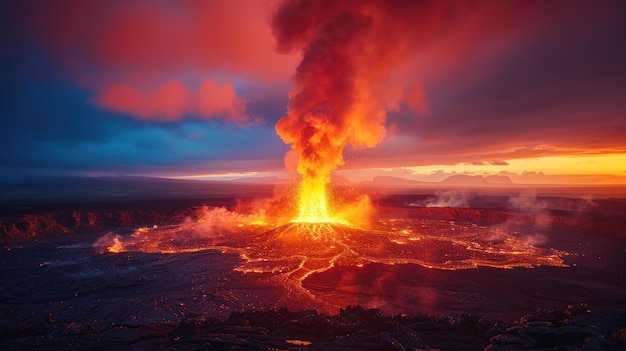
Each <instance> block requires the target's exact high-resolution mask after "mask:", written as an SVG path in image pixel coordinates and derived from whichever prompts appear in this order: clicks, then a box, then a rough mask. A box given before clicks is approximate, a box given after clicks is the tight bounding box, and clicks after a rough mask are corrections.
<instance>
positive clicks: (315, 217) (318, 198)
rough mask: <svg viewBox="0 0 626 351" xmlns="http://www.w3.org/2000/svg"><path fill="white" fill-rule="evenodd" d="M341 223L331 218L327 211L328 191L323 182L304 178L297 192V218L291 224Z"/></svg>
mask: <svg viewBox="0 0 626 351" xmlns="http://www.w3.org/2000/svg"><path fill="white" fill-rule="evenodd" d="M338 221H341V220H339V219H335V218H333V217H331V215H330V212H329V209H328V189H327V187H326V184H325V183H324V182H323V181H320V180H319V179H315V178H305V179H303V180H302V182H301V183H300V188H299V192H298V217H297V218H296V219H295V220H293V222H300V223H320V222H323V223H331V222H338Z"/></svg>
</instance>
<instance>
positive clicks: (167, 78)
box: [26, 0, 295, 124]
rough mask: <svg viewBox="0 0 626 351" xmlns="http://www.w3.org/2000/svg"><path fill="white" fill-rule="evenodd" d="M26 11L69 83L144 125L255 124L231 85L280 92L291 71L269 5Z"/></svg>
mask: <svg viewBox="0 0 626 351" xmlns="http://www.w3.org/2000/svg"><path fill="white" fill-rule="evenodd" d="M26 11H27V12H28V13H27V15H26V17H27V18H28V19H29V21H30V23H31V24H32V25H33V28H34V29H33V31H34V33H35V36H36V38H38V40H40V41H41V42H42V43H43V44H44V45H45V46H46V47H47V48H48V49H49V50H50V52H51V53H52V54H53V55H54V57H56V58H57V59H59V60H61V61H63V62H66V64H67V66H66V67H67V72H68V73H67V78H69V79H71V80H74V81H75V82H76V83H77V84H78V86H80V87H82V88H84V89H87V90H89V91H91V92H93V93H94V95H95V96H94V97H93V99H92V100H93V101H95V102H96V104H97V105H98V106H100V107H101V108H105V109H109V110H111V111H114V112H118V113H123V114H127V115H130V116H132V117H135V118H138V119H142V120H157V121H176V120H181V119H183V118H184V117H185V116H188V117H195V118H201V119H205V118H217V117H220V118H222V119H223V120H225V121H228V122H234V123H238V124H248V123H252V122H255V119H256V115H255V114H253V115H252V116H250V115H249V113H248V112H247V111H246V98H245V97H244V96H242V95H241V93H240V92H239V91H238V89H239V88H238V86H236V85H237V84H238V85H239V86H241V87H243V86H244V85H245V84H246V82H255V81H259V82H263V83H264V84H266V85H273V84H284V83H285V82H287V81H288V79H289V76H290V75H291V72H292V71H293V67H294V62H295V61H294V58H293V57H289V56H287V55H279V54H278V53H276V52H275V51H274V38H273V36H272V33H271V31H270V27H269V25H268V21H269V19H268V18H269V15H270V13H271V11H272V6H271V3H268V2H262V1H245V0H241V1H199V0H198V1H196V0H189V1H181V2H176V3H170V2H167V1H129V2H123V3H119V2H91V1H87V2H85V1H74V0H61V1H57V2H36V3H34V4H33V6H30V7H28V9H27V10H26Z"/></svg>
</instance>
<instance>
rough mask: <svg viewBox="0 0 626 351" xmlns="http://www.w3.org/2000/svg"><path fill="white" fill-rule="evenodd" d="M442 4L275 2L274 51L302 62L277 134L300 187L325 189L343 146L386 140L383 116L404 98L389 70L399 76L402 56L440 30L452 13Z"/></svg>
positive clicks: (363, 145) (339, 163)
mask: <svg viewBox="0 0 626 351" xmlns="http://www.w3.org/2000/svg"><path fill="white" fill-rule="evenodd" d="M442 6H444V7H445V6H446V5H445V4H442V3H436V2H435V3H429V2H419V3H418V2H401V1H304V0H295V1H285V2H283V3H282V4H281V6H280V7H279V8H278V10H277V12H276V14H275V17H274V19H273V23H272V25H273V31H274V35H275V37H276V39H277V43H278V49H279V50H280V51H282V52H300V53H301V54H302V61H301V62H300V64H299V66H298V68H297V70H296V73H295V76H294V81H295V89H294V90H293V91H292V92H291V94H290V102H289V105H288V109H287V116H285V117H283V118H282V119H280V120H279V121H278V123H277V124H276V131H277V133H278V134H279V135H280V137H281V138H282V139H283V141H285V142H286V143H288V144H291V148H292V150H293V152H295V153H296V154H297V159H298V162H297V166H296V168H297V171H298V173H300V174H301V175H302V177H303V184H306V183H309V185H308V186H309V187H312V188H319V187H320V184H324V185H325V184H328V183H329V182H330V173H331V171H333V170H334V169H336V168H338V167H340V166H342V165H343V164H344V158H343V150H344V148H345V147H346V146H348V145H349V146H351V147H352V148H354V149H362V148H371V147H374V146H375V145H377V144H378V143H379V142H380V141H381V140H382V139H383V138H384V137H385V133H386V130H385V122H386V118H387V116H386V111H387V110H390V109H394V108H397V104H398V103H399V101H400V100H401V99H402V98H403V94H404V93H403V92H402V85H401V84H400V85H398V84H397V83H398V82H397V81H396V82H394V84H391V83H390V80H392V73H398V72H400V71H401V69H402V67H403V65H404V64H406V60H407V58H410V57H411V55H407V54H408V53H410V52H414V51H415V49H416V48H419V47H421V46H423V45H424V44H425V43H424V42H423V40H421V39H424V38H426V37H432V34H433V32H436V31H439V30H442V28H445V25H446V21H445V20H442V19H445V18H447V17H449V12H450V11H448V12H446V11H436V8H438V7H442ZM433 9H435V10H433ZM433 13H434V14H437V16H433ZM426 14H428V16H427V15H426ZM439 14H441V15H439ZM423 28H428V29H429V35H428V36H426V35H420V33H419V30H420V29H423ZM392 86H393V89H391V87H392ZM398 87H400V89H399V88H398ZM398 91H400V93H398ZM289 157H292V156H289ZM305 186H306V185H305Z"/></svg>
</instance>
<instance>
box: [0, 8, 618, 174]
mask: <svg viewBox="0 0 626 351" xmlns="http://www.w3.org/2000/svg"><path fill="white" fill-rule="evenodd" d="M332 3H333V1H329V2H325V1H321V2H317V3H316V5H315V6H308V5H307V6H304V5H306V4H300V2H299V1H296V2H292V3H291V4H287V5H289V6H287V5H284V6H285V7H284V8H283V9H285V10H284V11H283V12H282V17H281V18H279V19H280V20H276V17H275V14H276V13H277V11H278V9H279V7H280V6H283V5H281V2H275V1H262V0H261V1H253V0H249V1H243V0H239V1H221V0H220V1H218V0H215V1H203V0H197V1H193V0H188V1H158V0H156V1H123V2H122V1H82V0H76V1H69V0H62V1H12V2H3V4H2V5H1V6H2V11H1V12H2V17H3V18H2V26H3V28H2V32H1V33H2V34H0V35H2V41H1V45H2V54H1V56H0V57H1V60H2V64H1V65H0V67H1V69H2V77H3V82H2V83H3V88H2V92H1V94H2V95H1V96H2V108H3V111H2V119H1V121H0V143H1V144H0V145H1V147H2V149H3V152H2V153H1V154H0V180H14V179H21V178H24V177H32V176H76V175H79V176H109V175H143V176H159V177H179V178H188V179H230V178H235V177H237V176H242V177H248V176H269V175H275V174H281V172H285V169H286V168H285V167H286V166H285V164H286V165H287V167H291V166H290V162H291V161H290V159H289V158H290V156H288V157H286V158H285V155H286V153H287V152H288V151H289V149H290V146H289V145H287V144H286V143H285V142H284V141H283V139H281V137H280V136H278V135H277V133H276V130H275V125H276V123H277V122H278V121H279V120H280V119H281V118H282V117H284V116H286V115H287V109H288V106H291V108H293V109H296V108H299V107H297V106H296V104H295V103H293V102H292V105H290V92H292V91H294V89H296V87H297V86H299V85H298V84H302V80H303V79H304V78H302V77H303V76H304V73H303V72H304V71H305V69H306V68H307V66H306V64H302V65H301V64H300V62H301V60H302V58H303V57H305V58H306V57H307V55H306V54H304V53H305V51H306V50H309V51H308V52H310V50H311V49H310V48H311V47H314V46H315V45H318V44H319V42H322V41H324V40H325V38H324V37H323V35H321V34H319V33H318V32H314V29H315V28H318V29H319V28H325V27H324V25H326V24H325V23H326V22H323V18H324V16H327V15H328V13H330V12H331V11H326V9H324V6H325V5H326V4H327V5H328V6H329V7H330V6H334V5H331V4H332ZM364 3H368V4H369V3H371V4H373V5H371V6H369V5H368V6H365V5H362V2H360V1H354V2H351V1H346V2H343V3H342V4H343V5H342V6H341V11H342V12H341V11H340V12H338V13H340V14H343V13H344V12H350V11H351V6H354V9H355V11H358V15H359V16H362V18H363V21H364V22H363V23H366V24H367V25H371V26H372V27H371V28H373V29H371V30H369V31H366V32H365V34H363V35H362V36H359V37H358V38H359V42H358V43H354V45H348V46H346V47H345V50H344V51H345V56H342V57H344V58H346V60H359V61H358V62H357V64H353V65H351V66H350V67H351V68H354V70H355V71H358V74H355V75H354V77H355V78H352V76H348V73H347V72H345V71H343V68H342V67H344V66H342V65H336V67H335V68H334V70H331V71H324V72H321V73H319V74H317V73H315V74H313V73H310V74H309V73H306V72H305V73H306V77H307V78H306V79H309V83H310V81H311V80H313V81H314V80H315V79H317V78H318V77H319V79H320V83H322V82H324V81H326V80H325V79H326V78H325V77H326V75H335V76H341V75H343V74H345V75H346V77H349V79H350V82H352V83H354V82H356V81H358V82H357V83H354V84H357V85H358V84H360V83H362V84H366V85H367V86H366V90H367V92H368V93H370V94H372V95H371V96H370V97H371V101H373V104H374V105H375V106H373V107H372V109H373V110H376V111H380V112H381V114H379V115H377V116H370V115H369V113H368V112H367V111H369V110H366V112H364V113H363V115H362V116H360V117H356V118H357V120H354V121H353V122H351V123H354V124H358V125H361V124H367V123H369V122H368V121H370V120H371V118H378V119H379V121H380V123H381V127H384V128H382V129H380V130H377V139H376V142H375V143H373V144H372V145H361V146H359V145H356V144H353V145H350V142H348V145H347V146H346V148H345V149H344V152H343V155H344V159H345V165H344V166H342V167H340V169H342V170H343V171H344V172H345V173H346V174H356V173H358V174H359V176H358V177H368V176H373V175H385V174H386V175H395V176H400V177H405V178H410V179H417V180H420V179H422V180H432V181H437V180H441V179H443V178H444V177H445V176H447V175H450V174H462V173H464V172H465V173H468V174H477V175H485V174H501V175H507V176H509V177H510V178H511V179H513V181H514V182H519V183H523V182H529V183H542V182H546V183H551V184H554V183H568V182H576V183H594V184H595V183H614V184H626V45H625V44H624V40H625V39H624V38H626V20H625V18H626V2H624V1H550V0H548V1H469V2H463V1H461V2H451V1H435V2H433V3H429V2H415V1H407V2H399V1H397V2H394V1H389V2H385V4H384V5H382V3H378V2H372V1H367V2H364ZM357 4H359V5H357ZM335 7H337V6H335ZM357 9H358V10H357ZM332 15H333V16H335V15H337V13H334V12H333V14H332ZM329 16H330V15H329ZM348 18H361V17H358V16H357V17H355V16H354V15H353V16H352V17H348ZM316 23H321V24H320V25H319V26H318V27H315V25H317V24H316ZM311 28H314V29H311ZM315 30H317V29H315ZM298 31H299V32H298ZM320 33H321V32H320ZM357 44H358V45H357ZM363 47H364V49H363V50H368V49H371V50H372V51H373V54H372V53H369V54H371V56H368V57H367V59H363V60H362V61H361V60H360V57H361V56H360V54H358V53H355V52H354V50H357V49H359V48H363ZM351 50H352V51H351ZM366 52H367V51H366ZM338 60H339V61H341V57H340V58H339V59H338ZM305 61H306V60H305ZM361 63H362V64H361ZM299 66H300V67H301V69H298V70H297V68H298V67H299ZM352 66H354V67H352ZM296 72H299V73H298V74H299V75H296ZM363 77H367V79H365V80H361V79H364V78H363ZM372 77H373V78H372ZM370 82H371V84H370ZM314 87H315V85H313V88H314ZM334 88H336V89H339V88H337V87H336V86H334ZM298 89H299V88H298ZM341 93H342V92H341V91H340V90H337V95H338V96H339V97H338V99H340V98H343V99H345V98H346V97H341V96H340V95H342V94H341ZM293 95H294V94H292V96H293ZM348 95H349V94H348ZM348 98H352V97H348ZM331 99H332V98H331ZM294 106H296V107H294ZM316 108H319V107H316ZM359 133H360V132H359ZM357 134H358V133H357ZM383 136H384V137H383ZM356 143H357V144H358V141H357V142H356ZM358 177H356V178H358Z"/></svg>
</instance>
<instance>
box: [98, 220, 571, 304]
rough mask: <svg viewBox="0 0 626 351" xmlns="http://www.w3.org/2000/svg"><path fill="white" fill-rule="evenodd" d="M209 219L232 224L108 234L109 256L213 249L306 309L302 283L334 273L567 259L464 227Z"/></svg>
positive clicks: (513, 236)
mask: <svg viewBox="0 0 626 351" xmlns="http://www.w3.org/2000/svg"><path fill="white" fill-rule="evenodd" d="M216 213H220V214H222V215H226V216H227V217H228V218H230V219H233V220H234V222H229V223H228V225H227V226H224V225H225V224H224V222H221V224H220V225H221V227H220V226H217V227H216V226H211V227H208V226H207V222H206V220H204V221H202V220H200V221H197V222H186V223H184V224H174V225H167V226H160V227H157V226H154V227H141V228H137V229H135V230H133V231H132V232H130V233H127V235H125V236H119V235H116V236H111V234H109V236H110V238H112V239H111V242H110V245H109V246H110V249H109V251H111V252H120V251H125V252H133V251H138V252H150V253H162V254H163V253H165V254H167V253H180V252H196V251H202V250H216V251H219V252H222V253H224V254H236V255H238V256H239V257H240V259H241V263H240V265H239V266H238V267H237V268H236V269H235V271H234V272H233V274H234V273H235V272H239V274H246V275H253V276H258V278H259V279H261V280H260V281H259V282H260V283H259V284H267V282H274V283H272V284H277V285H281V286H283V287H284V288H285V289H286V290H287V291H290V292H291V294H298V296H299V297H297V299H301V298H307V299H309V301H313V303H321V302H320V300H319V299H318V298H317V297H316V296H315V294H313V293H311V292H310V291H309V290H307V289H306V288H305V287H304V284H303V282H304V281H305V280H306V279H307V277H309V276H311V275H313V274H317V273H322V272H325V271H328V270H330V269H333V267H339V266H341V267H355V268H356V267H364V266H365V265H368V264H372V263H382V264H386V265H396V264H415V265H420V266H423V267H428V268H433V269H442V270H458V269H471V268H478V267H481V266H483V267H496V268H513V267H526V268H532V267H536V266H542V265H544V266H556V267H566V264H565V263H564V262H563V259H562V257H563V256H564V255H566V254H567V253H566V252H563V251H559V250H555V249H551V248H542V247H536V246H533V245H532V244H531V243H529V242H528V241H526V240H524V233H519V232H511V231H506V230H503V229H501V228H497V227H494V228H491V227H487V226H481V225H477V224H474V223H469V222H454V221H448V220H435V219H419V218H410V217H404V218H386V217H379V218H377V219H376V220H375V221H373V224H372V228H371V229H363V228H360V227H357V226H354V225H352V224H350V223H349V222H347V221H341V220H334V221H332V222H305V221H297V220H296V221H291V222H288V223H286V224H282V225H280V224H273V223H271V221H268V222H269V224H267V223H264V224H262V225H259V224H253V223H258V222H256V219H255V218H254V216H244V215H233V214H232V213H231V212H229V211H227V210H225V209H223V208H216V209H213V212H212V213H211V212H209V213H208V214H207V218H214V217H215V214H216ZM213 220H215V219H213ZM207 228H211V232H210V233H207V232H206V230H207ZM104 247H106V246H104Z"/></svg>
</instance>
